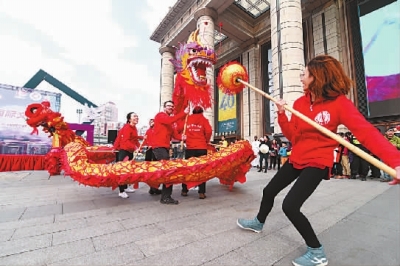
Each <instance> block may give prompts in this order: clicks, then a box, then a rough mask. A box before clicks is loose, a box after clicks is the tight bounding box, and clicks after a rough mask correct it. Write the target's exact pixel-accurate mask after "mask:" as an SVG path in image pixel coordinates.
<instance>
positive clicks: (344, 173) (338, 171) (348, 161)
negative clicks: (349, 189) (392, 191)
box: [331, 127, 400, 184]
mask: <svg viewBox="0 0 400 266" xmlns="http://www.w3.org/2000/svg"><path fill="white" fill-rule="evenodd" d="M377 130H378V131H379V132H380V130H379V129H377ZM396 132H398V131H397V128H395V127H389V128H388V129H387V130H386V131H385V132H384V137H385V139H386V141H387V142H389V143H390V144H392V145H393V146H395V147H396V149H397V150H400V137H398V136H397V135H395V133H396ZM398 133H399V134H400V132H398ZM338 135H339V136H340V137H342V138H343V139H345V140H346V141H347V142H350V143H351V144H353V145H354V146H356V147H358V148H360V149H361V150H363V151H364V152H366V153H368V154H370V155H372V156H373V157H375V158H376V159H378V160H380V158H379V157H378V156H376V155H374V154H373V153H372V152H370V151H369V150H368V149H367V148H366V147H365V146H364V145H363V144H362V143H361V142H360V141H359V140H358V139H357V137H355V136H354V135H353V134H352V133H351V132H346V133H338ZM368 174H369V176H368ZM367 176H368V177H370V178H371V179H376V180H379V181H381V182H389V184H391V183H390V182H396V181H393V178H392V177H391V176H390V175H389V174H388V173H385V172H383V171H381V170H380V169H378V168H377V167H376V166H374V165H373V164H371V163H369V162H367V161H366V160H365V159H363V158H362V157H360V156H358V155H357V154H354V153H352V152H351V151H350V150H349V149H348V148H346V147H344V146H343V145H338V146H337V147H336V148H335V149H334V162H333V167H332V171H331V177H332V178H336V179H360V180H361V181H366V180H367Z"/></svg>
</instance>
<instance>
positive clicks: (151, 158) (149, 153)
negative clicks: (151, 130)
mask: <svg viewBox="0 0 400 266" xmlns="http://www.w3.org/2000/svg"><path fill="white" fill-rule="evenodd" d="M144 160H145V161H148V162H151V161H154V155H153V149H152V148H150V149H147V151H146V153H145V155H144Z"/></svg>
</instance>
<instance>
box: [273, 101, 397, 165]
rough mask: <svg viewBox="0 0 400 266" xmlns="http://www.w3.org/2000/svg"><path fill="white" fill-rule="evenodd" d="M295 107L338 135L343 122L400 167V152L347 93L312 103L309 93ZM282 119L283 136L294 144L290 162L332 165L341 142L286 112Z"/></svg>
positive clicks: (367, 146) (388, 162) (386, 160)
mask: <svg viewBox="0 0 400 266" xmlns="http://www.w3.org/2000/svg"><path fill="white" fill-rule="evenodd" d="M293 109H295V110H297V111H299V112H301V113H302V114H303V115H305V116H307V117H309V118H311V119H312V120H314V121H315V122H317V123H318V124H320V125H322V126H324V127H325V128H327V129H329V130H330V131H332V132H334V133H335V134H336V131H337V127H338V126H339V125H341V124H343V125H345V126H346V127H347V128H348V129H349V130H350V131H351V132H352V133H353V134H354V135H355V136H356V137H357V139H358V140H359V141H360V142H361V143H362V144H363V145H364V146H365V147H366V148H367V149H368V150H370V151H371V153H373V154H374V155H376V156H377V157H378V158H380V159H382V161H384V162H385V163H386V164H388V165H389V166H390V167H392V168H395V167H397V166H400V152H399V151H398V150H397V149H396V147H394V146H393V145H392V144H390V143H389V142H388V141H387V140H386V139H385V138H384V137H383V136H382V134H381V133H380V132H379V131H378V130H377V129H376V128H375V127H374V126H373V125H371V124H370V123H369V122H368V121H367V120H366V119H365V118H364V117H363V116H362V115H361V113H360V112H359V111H358V110H357V109H356V107H355V106H354V104H353V102H352V101H350V100H349V99H347V97H346V96H344V95H342V96H339V97H337V98H336V99H334V100H330V101H323V102H318V103H314V104H311V100H310V96H309V95H305V96H302V97H300V98H299V99H297V100H296V101H295V102H294V104H293ZM278 122H279V125H280V127H281V129H282V133H283V135H285V137H286V138H287V139H288V140H289V141H290V142H291V143H292V145H293V148H292V153H291V155H290V162H292V163H293V164H294V166H295V167H296V168H304V167H308V166H314V167H319V168H324V167H332V162H333V152H332V151H333V150H334V148H335V147H337V145H338V143H337V142H336V141H335V140H333V139H331V138H330V137H328V136H325V135H324V134H323V133H320V132H319V131H318V130H317V129H316V128H314V127H313V126H311V125H309V124H308V123H306V122H304V121H303V120H301V119H300V118H298V117H296V116H295V115H292V117H291V119H290V121H289V119H288V117H287V116H286V114H285V113H282V114H278Z"/></svg>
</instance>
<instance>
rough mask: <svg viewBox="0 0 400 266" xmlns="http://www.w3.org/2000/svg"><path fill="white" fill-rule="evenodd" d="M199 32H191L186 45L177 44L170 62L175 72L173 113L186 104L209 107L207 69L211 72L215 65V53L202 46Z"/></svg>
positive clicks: (209, 95)
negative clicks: (173, 57)
mask: <svg viewBox="0 0 400 266" xmlns="http://www.w3.org/2000/svg"><path fill="white" fill-rule="evenodd" d="M198 34H199V30H198V29H197V30H196V31H194V32H192V33H191V34H190V36H189V39H188V41H187V43H185V44H179V47H178V48H177V50H176V54H175V59H173V60H171V62H172V63H173V65H174V67H175V69H176V71H177V76H176V81H175V89H174V96H173V100H174V102H175V111H176V112H179V111H181V110H182V109H183V108H184V107H185V105H186V104H187V103H188V102H191V103H192V104H193V105H201V106H203V107H204V108H209V107H211V91H210V84H209V83H208V80H207V75H206V73H207V69H210V70H212V66H213V65H214V64H215V63H216V54H215V51H214V50H213V49H211V48H208V47H205V46H203V45H202V43H201V42H200V39H199V35H198Z"/></svg>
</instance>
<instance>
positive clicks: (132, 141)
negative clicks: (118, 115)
mask: <svg viewBox="0 0 400 266" xmlns="http://www.w3.org/2000/svg"><path fill="white" fill-rule="evenodd" d="M138 122H139V116H138V115H137V114H136V113H134V112H130V113H128V114H127V115H126V124H125V125H124V126H123V127H122V128H121V129H120V130H119V131H118V135H117V138H116V139H115V142H114V149H115V150H119V152H118V158H117V161H123V160H125V159H126V158H127V157H128V159H129V160H132V159H133V152H135V151H137V149H138V148H139V147H140V143H139V139H140V140H142V139H143V136H138V131H137V128H136V125H137V123H138ZM126 192H135V190H134V189H133V188H131V187H129V188H128V185H121V186H119V194H118V196H120V197H121V198H124V199H126V198H129V196H128V194H126Z"/></svg>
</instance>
